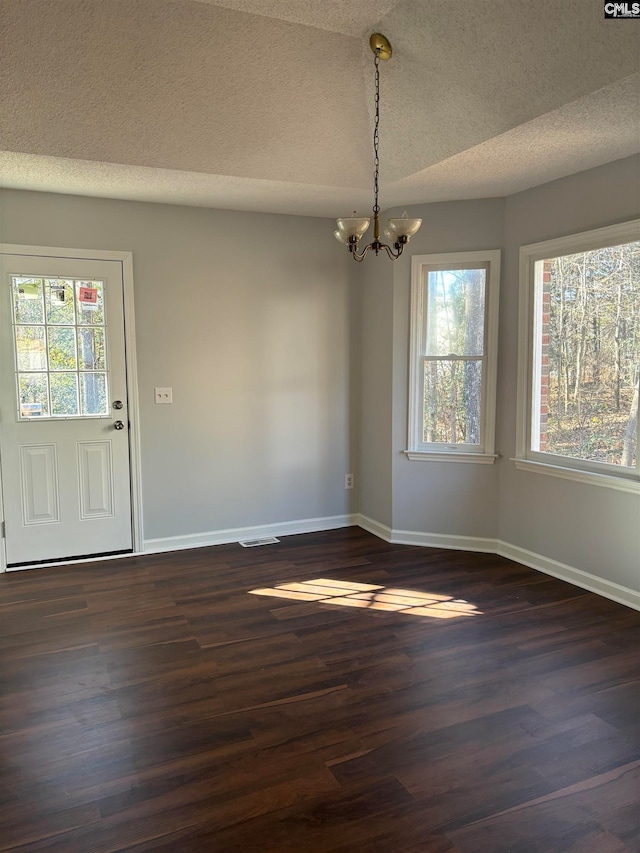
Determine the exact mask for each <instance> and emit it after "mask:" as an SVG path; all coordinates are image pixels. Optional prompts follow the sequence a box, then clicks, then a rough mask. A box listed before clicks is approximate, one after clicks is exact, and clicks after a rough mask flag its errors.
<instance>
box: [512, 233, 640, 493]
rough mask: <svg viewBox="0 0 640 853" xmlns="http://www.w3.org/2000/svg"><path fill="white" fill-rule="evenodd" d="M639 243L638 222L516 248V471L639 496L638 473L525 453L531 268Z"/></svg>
mask: <svg viewBox="0 0 640 853" xmlns="http://www.w3.org/2000/svg"><path fill="white" fill-rule="evenodd" d="M636 240H640V219H632V220H629V221H628V222H621V223H619V224H617V225H609V226H606V227H604V228H595V229H593V230H592V231H582V232H581V233H579V234H570V235H567V236H565V237H557V238H555V239H553V240H544V241H542V242H540V243H530V244H529V245H527V246H521V247H520V310H519V319H518V389H517V400H516V419H517V420H516V455H515V458H514V459H512V461H513V462H514V463H515V466H516V468H519V469H520V470H523V471H530V472H535V473H539V474H547V475H550V476H553V477H560V478H562V479H565V480H573V481H575V482H578V483H587V484H589V485H592V486H604V487H606V488H611V489H617V490H619V491H624V492H633V493H639V494H640V470H636V471H635V472H634V471H633V470H632V469H627V468H623V469H617V467H616V466H615V465H609V464H606V463H603V462H589V461H587V460H582V459H572V458H571V457H567V456H557V455H554V454H552V453H541V452H538V451H533V450H530V449H529V448H530V435H531V420H532V415H531V400H532V396H533V384H534V381H535V379H534V370H533V349H534V345H535V338H536V336H535V335H534V329H533V325H534V323H535V322H536V321H537V318H536V316H535V311H534V298H535V291H536V288H535V280H534V279H535V264H536V262H537V261H542V260H545V259H547V258H554V257H559V256H561V255H573V254H578V253H579V252H589V251H593V250H594V249H600V248H604V247H606V246H616V245H620V244H621V243H631V242H635V241H636Z"/></svg>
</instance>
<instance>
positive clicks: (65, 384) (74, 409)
mask: <svg viewBox="0 0 640 853" xmlns="http://www.w3.org/2000/svg"><path fill="white" fill-rule="evenodd" d="M49 383H50V386H51V414H52V415H77V414H78V374H77V373H51V374H50V375H49Z"/></svg>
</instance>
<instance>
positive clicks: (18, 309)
mask: <svg viewBox="0 0 640 853" xmlns="http://www.w3.org/2000/svg"><path fill="white" fill-rule="evenodd" d="M13 305H14V312H15V318H16V323H44V308H43V302H42V279H41V278H24V277H22V276H14V277H13Z"/></svg>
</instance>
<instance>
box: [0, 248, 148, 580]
mask: <svg viewBox="0 0 640 853" xmlns="http://www.w3.org/2000/svg"><path fill="white" fill-rule="evenodd" d="M0 284H1V287H0V464H1V466H2V498H3V505H4V518H5V537H6V540H5V544H6V559H7V567H8V568H11V567H17V566H21V565H28V564H30V563H38V562H43V561H44V562H54V561H58V560H65V559H73V558H81V557H86V556H93V555H98V554H106V553H116V552H122V551H129V550H132V523H131V495H130V467H129V428H128V416H127V388H126V360H125V338H124V314H123V278H122V264H121V263H120V262H118V261H96V260H81V259H74V258H60V257H46V256H27V255H18V254H1V255H0Z"/></svg>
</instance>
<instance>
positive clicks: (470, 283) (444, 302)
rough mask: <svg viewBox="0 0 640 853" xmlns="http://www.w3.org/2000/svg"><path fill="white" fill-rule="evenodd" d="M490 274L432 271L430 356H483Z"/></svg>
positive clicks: (428, 336) (430, 278)
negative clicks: (487, 288) (485, 304)
mask: <svg viewBox="0 0 640 853" xmlns="http://www.w3.org/2000/svg"><path fill="white" fill-rule="evenodd" d="M486 276H487V272H486V270H485V269H473V270H455V269H452V270H430V271H429V274H428V282H427V350H426V354H427V355H440V356H442V355H483V354H484V301H485V299H484V296H485V285H486Z"/></svg>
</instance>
